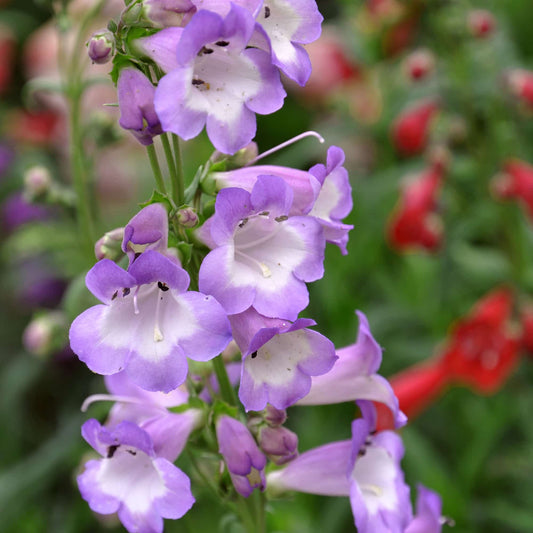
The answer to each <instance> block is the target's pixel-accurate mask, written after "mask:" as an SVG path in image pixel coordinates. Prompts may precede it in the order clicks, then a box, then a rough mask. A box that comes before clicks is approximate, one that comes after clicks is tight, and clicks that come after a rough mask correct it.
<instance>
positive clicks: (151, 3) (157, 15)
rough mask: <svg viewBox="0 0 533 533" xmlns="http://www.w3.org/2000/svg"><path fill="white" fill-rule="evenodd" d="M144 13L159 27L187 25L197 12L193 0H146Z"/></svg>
mask: <svg viewBox="0 0 533 533" xmlns="http://www.w3.org/2000/svg"><path fill="white" fill-rule="evenodd" d="M142 5H143V14H144V16H145V18H146V19H147V20H149V21H150V22H151V23H152V24H154V25H155V26H156V27H159V28H166V27H169V26H185V25H186V24H187V23H188V22H189V20H190V19H191V16H192V15H193V14H194V13H195V12H196V8H195V6H194V3H193V2H191V0H144V1H143V3H142Z"/></svg>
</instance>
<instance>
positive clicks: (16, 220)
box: [2, 193, 53, 232]
mask: <svg viewBox="0 0 533 533" xmlns="http://www.w3.org/2000/svg"><path fill="white" fill-rule="evenodd" d="M52 215H53V211H52V210H51V209H49V208H48V207H47V206H43V205H39V204H32V203H29V202H28V201H27V200H26V199H25V198H24V196H23V194H22V193H15V194H12V195H11V196H9V197H8V198H7V199H6V200H5V202H4V203H3V205H2V223H3V226H4V229H5V231H8V232H10V231H14V230H15V229H17V228H18V227H19V226H22V225H23V224H27V223H28V222H37V221H42V220H47V219H49V218H52Z"/></svg>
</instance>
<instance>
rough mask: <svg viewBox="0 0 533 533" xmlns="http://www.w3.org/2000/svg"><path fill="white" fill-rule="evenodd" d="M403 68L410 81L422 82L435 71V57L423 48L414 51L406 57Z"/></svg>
mask: <svg viewBox="0 0 533 533" xmlns="http://www.w3.org/2000/svg"><path fill="white" fill-rule="evenodd" d="M403 68H404V72H405V74H406V76H407V77H408V79H410V80H411V81H420V80H423V79H424V78H427V77H428V76H429V75H430V74H432V73H433V71H434V70H435V56H434V55H433V53H432V52H430V51H429V50H427V49H425V48H421V49H420V50H415V51H414V52H413V53H412V54H409V56H407V58H406V60H405V62H404V64H403Z"/></svg>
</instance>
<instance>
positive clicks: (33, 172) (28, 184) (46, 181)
mask: <svg viewBox="0 0 533 533" xmlns="http://www.w3.org/2000/svg"><path fill="white" fill-rule="evenodd" d="M51 184H52V177H51V176H50V171H49V170H48V169H47V168H46V167H43V166H41V165H37V166H34V167H31V168H29V169H28V170H27V171H26V172H25V173H24V194H25V196H26V198H28V200H33V199H35V198H39V197H41V196H44V195H45V194H46V193H47V192H48V191H49V190H50V186H51Z"/></svg>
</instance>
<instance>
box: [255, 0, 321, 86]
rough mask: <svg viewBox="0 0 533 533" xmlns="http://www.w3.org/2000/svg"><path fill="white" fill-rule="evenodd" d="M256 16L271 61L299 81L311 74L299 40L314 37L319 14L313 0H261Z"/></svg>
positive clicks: (308, 61) (317, 26)
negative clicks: (264, 37) (261, 3)
mask: <svg viewBox="0 0 533 533" xmlns="http://www.w3.org/2000/svg"><path fill="white" fill-rule="evenodd" d="M256 20H257V22H258V24H259V25H260V27H261V29H262V30H263V33H264V35H265V36H266V39H267V42H268V45H269V47H270V50H271V53H272V63H274V65H276V66H277V67H279V69H280V70H281V71H282V72H283V73H284V74H285V75H287V76H288V77H289V78H291V79H292V80H294V81H295V82H296V83H298V84H299V85H302V86H303V85H305V84H306V82H307V80H308V79H309V76H310V75H311V61H310V59H309V55H308V54H307V52H306V50H305V49H304V47H303V46H302V45H303V44H309V43H312V42H313V41H315V40H316V39H318V37H320V33H321V24H322V21H323V17H322V15H321V14H320V13H319V11H318V8H317V5H316V2H315V1H314V0H265V1H264V2H263V5H262V8H261V10H260V11H259V13H258V15H257V17H256Z"/></svg>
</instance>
